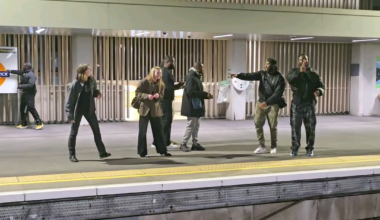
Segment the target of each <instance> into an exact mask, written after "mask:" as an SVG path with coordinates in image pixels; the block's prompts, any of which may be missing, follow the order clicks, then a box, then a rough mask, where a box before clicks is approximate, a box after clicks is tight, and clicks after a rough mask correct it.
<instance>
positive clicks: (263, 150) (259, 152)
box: [253, 147, 267, 154]
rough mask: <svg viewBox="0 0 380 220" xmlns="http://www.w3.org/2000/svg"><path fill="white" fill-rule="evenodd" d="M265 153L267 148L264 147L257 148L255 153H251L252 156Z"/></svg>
mask: <svg viewBox="0 0 380 220" xmlns="http://www.w3.org/2000/svg"><path fill="white" fill-rule="evenodd" d="M266 151H267V148H266V147H258V148H257V149H256V150H255V152H253V153H254V154H262V153H265V152H266Z"/></svg>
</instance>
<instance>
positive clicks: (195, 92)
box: [181, 67, 208, 118]
mask: <svg viewBox="0 0 380 220" xmlns="http://www.w3.org/2000/svg"><path fill="white" fill-rule="evenodd" d="M207 96H208V92H205V91H203V85H202V81H201V75H200V74H199V73H198V72H197V70H196V69H195V68H194V67H192V68H190V69H189V73H188V74H187V76H186V84H185V89H184V91H183V96H182V106H181V115H182V116H187V117H196V118H201V117H204V116H205V112H206V109H205V102H204V100H205V99H208V97H207ZM192 99H200V101H201V103H202V107H203V108H202V109H194V108H193V105H192Z"/></svg>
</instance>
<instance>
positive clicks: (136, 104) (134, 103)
mask: <svg viewBox="0 0 380 220" xmlns="http://www.w3.org/2000/svg"><path fill="white" fill-rule="evenodd" d="M131 105H132V107H133V108H135V109H140V105H141V101H140V99H139V98H137V96H135V97H134V98H133V99H132V102H131Z"/></svg>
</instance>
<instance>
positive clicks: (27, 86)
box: [11, 69, 37, 94]
mask: <svg viewBox="0 0 380 220" xmlns="http://www.w3.org/2000/svg"><path fill="white" fill-rule="evenodd" d="M11 73H13V74H17V75H19V76H21V80H20V85H19V88H20V89H22V92H23V93H28V94H36V93H37V87H36V74H34V72H33V69H29V70H11Z"/></svg>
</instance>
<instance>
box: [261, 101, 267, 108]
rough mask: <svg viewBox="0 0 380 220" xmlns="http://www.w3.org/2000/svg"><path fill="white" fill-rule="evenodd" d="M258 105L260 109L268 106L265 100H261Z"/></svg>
mask: <svg viewBox="0 0 380 220" xmlns="http://www.w3.org/2000/svg"><path fill="white" fill-rule="evenodd" d="M259 107H260V108H261V109H264V108H266V107H268V105H267V103H266V102H262V103H260V104H259Z"/></svg>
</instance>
